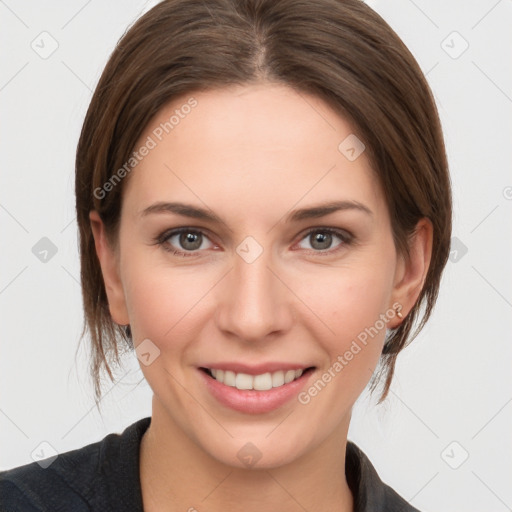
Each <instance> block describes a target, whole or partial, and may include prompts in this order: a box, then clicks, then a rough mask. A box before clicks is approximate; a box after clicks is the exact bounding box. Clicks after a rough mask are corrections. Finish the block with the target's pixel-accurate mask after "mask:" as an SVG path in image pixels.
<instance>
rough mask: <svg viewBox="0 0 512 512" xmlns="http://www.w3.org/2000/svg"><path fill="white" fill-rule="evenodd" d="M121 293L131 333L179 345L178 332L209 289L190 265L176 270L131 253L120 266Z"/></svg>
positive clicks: (160, 342)
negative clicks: (123, 273)
mask: <svg viewBox="0 0 512 512" xmlns="http://www.w3.org/2000/svg"><path fill="white" fill-rule="evenodd" d="M124 271H125V276H124V283H125V295H126V302H127V308H128V314H129V316H130V323H131V326H132V332H134V333H136V334H137V336H138V338H141V339H142V338H149V339H154V340H155V343H157V344H159V345H160V344H163V343H165V340H173V343H172V346H173V347H175V346H177V344H179V341H180V339H182V336H180V333H181V331H182V330H183V329H184V327H185V326H187V332H190V327H191V326H190V321H189V318H190V317H191V316H194V314H196V313H197V310H196V308H199V310H200V307H201V303H200V299H201V297H202V296H203V295H204V294H205V292H206V291H207V290H208V289H209V285H208V283H207V282H205V276H204V275H200V273H198V272H196V273H195V274H194V272H193V270H192V267H190V269H187V270H183V269H181V270H180V271H176V269H172V268H170V267H169V266H164V265H159V264H156V265H155V262H154V258H153V261H151V259H150V258H148V257H147V256H144V255H140V257H138V255H137V254H136V253H135V252H134V253H132V255H130V258H129V259H127V260H126V262H125V265H124Z"/></svg>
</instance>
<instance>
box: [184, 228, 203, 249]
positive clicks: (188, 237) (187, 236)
mask: <svg viewBox="0 0 512 512" xmlns="http://www.w3.org/2000/svg"><path fill="white" fill-rule="evenodd" d="M180 243H181V245H182V246H183V247H184V248H185V249H189V250H194V249H198V248H199V247H200V246H201V239H200V234H199V233H190V232H189V233H182V234H181V237H180ZM188 244H191V246H190V245H188Z"/></svg>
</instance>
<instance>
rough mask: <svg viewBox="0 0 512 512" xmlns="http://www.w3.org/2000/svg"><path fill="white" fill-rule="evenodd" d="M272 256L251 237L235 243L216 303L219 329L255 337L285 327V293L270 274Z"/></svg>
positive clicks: (246, 337) (254, 338) (272, 274)
mask: <svg viewBox="0 0 512 512" xmlns="http://www.w3.org/2000/svg"><path fill="white" fill-rule="evenodd" d="M272 259H273V258H272V251H271V250H270V249H264V248H263V247H262V246H261V245H260V244H259V243H258V242H257V241H256V240H255V239H254V238H252V237H247V239H245V240H244V241H243V242H242V243H241V244H240V245H239V246H238V247H237V250H236V254H234V257H233V269H232V271H231V272H230V273H229V278H228V279H227V280H226V281H225V286H224V289H223V298H222V300H221V301H220V304H221V305H220V306H219V307H220V308H221V311H220V312H218V318H219V324H220V325H219V327H220V328H221V329H223V330H224V331H230V332H232V333H233V334H236V335H237V336H238V337H240V338H241V339H244V340H258V339H262V338H264V337H265V336H266V335H268V334H271V333H273V332H275V331H279V330H284V329H286V328H287V327H289V319H290V318H289V317H290V312H289V311H287V309H288V308H287V304H286V293H285V290H284V289H283V288H284V286H283V284H282V283H281V282H280V280H279V279H277V278H276V276H275V275H274V273H275V270H274V269H273V264H272ZM271 269H272V270H271Z"/></svg>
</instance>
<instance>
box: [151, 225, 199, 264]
mask: <svg viewBox="0 0 512 512" xmlns="http://www.w3.org/2000/svg"><path fill="white" fill-rule="evenodd" d="M206 240H208V238H207V237H206V236H205V234H204V233H203V232H202V231H199V230H196V229H190V228H180V229H175V230H173V231H167V232H165V233H162V234H161V235H160V236H158V237H157V239H156V240H155V242H156V243H158V244H159V245H161V246H162V248H163V249H164V250H166V251H169V252H171V253H173V254H175V255H176V256H183V257H189V256H195V253H196V252H197V251H200V250H203V249H208V247H205V245H204V242H205V241H206ZM175 247H177V248H178V250H176V249H174V248H175ZM179 249H184V250H183V251H182V250H179Z"/></svg>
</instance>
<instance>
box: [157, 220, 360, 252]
mask: <svg viewBox="0 0 512 512" xmlns="http://www.w3.org/2000/svg"><path fill="white" fill-rule="evenodd" d="M181 233H194V234H198V233H199V234H201V235H203V236H205V237H206V238H208V236H207V234H206V233H205V232H204V231H202V230H200V229H194V228H186V227H184V228H178V229H173V230H171V231H164V232H163V233H161V234H160V235H158V236H157V237H156V238H154V240H153V242H154V243H155V244H157V245H159V246H161V247H162V249H164V251H167V252H170V253H171V254H173V255H175V256H179V257H184V258H189V257H195V256H196V255H197V254H198V252H199V251H198V250H196V251H188V252H184V251H179V250H175V249H170V248H169V245H168V244H167V240H169V238H171V237H173V236H175V235H179V234H181ZM312 233H329V234H331V235H336V236H337V237H339V238H340V239H341V241H342V243H341V244H340V245H339V246H338V247H337V248H336V249H326V250H323V251H315V250H313V249H310V250H309V251H308V252H309V253H310V254H311V253H313V254H315V255H321V256H323V255H332V254H334V253H336V252H338V251H339V250H341V249H342V248H343V247H344V246H347V245H351V244H353V243H354V236H353V235H352V234H351V233H349V232H348V231H345V230H341V229H335V228H327V227H325V228H324V227H320V228H311V229H310V230H309V231H307V232H306V233H305V234H304V235H303V236H302V238H301V239H300V240H299V241H302V240H304V239H305V238H307V237H308V236H310V235H311V234H312Z"/></svg>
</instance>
